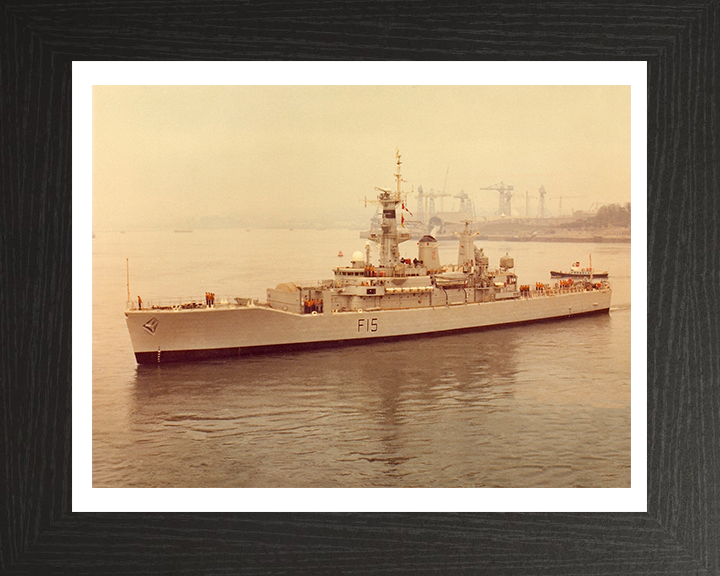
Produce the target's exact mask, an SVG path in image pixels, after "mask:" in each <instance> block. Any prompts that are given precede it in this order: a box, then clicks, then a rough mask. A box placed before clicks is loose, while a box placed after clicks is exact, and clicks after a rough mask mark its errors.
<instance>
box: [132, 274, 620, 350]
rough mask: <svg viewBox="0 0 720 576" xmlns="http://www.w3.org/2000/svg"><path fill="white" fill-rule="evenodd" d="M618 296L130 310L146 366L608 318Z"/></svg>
mask: <svg viewBox="0 0 720 576" xmlns="http://www.w3.org/2000/svg"><path fill="white" fill-rule="evenodd" d="M611 294H612V290H611V289H610V288H609V287H608V288H605V289H602V290H591V291H586V292H570V293H560V294H554V295H538V296H536V297H529V298H528V297H523V298H515V299H508V300H505V301H495V302H469V303H466V304H465V303H462V304H455V305H449V306H433V307H423V308H415V309H399V310H374V311H346V312H345V311H343V312H331V311H326V312H324V313H319V314H296V313H291V312H284V311H282V310H277V309H273V308H271V307H268V306H232V307H215V308H200V309H189V310H183V309H180V310H152V309H150V310H128V311H127V312H126V316H127V325H128V329H129V332H130V337H131V340H132V345H133V349H134V351H135V358H136V360H137V362H138V363H140V364H158V363H166V362H177V361H191V360H202V359H208V358H217V357H224V356H225V357H226V356H238V355H245V354H257V353H265V352H275V351H282V350H292V349H303V348H305V349H307V348H316V347H326V346H341V345H347V344H361V343H371V342H378V341H383V340H392V339H399V338H410V337H418V336H434V335H438V334H447V333H451V332H462V331H469V330H477V329H482V328H490V327H498V326H506V325H513V324H520V323H528V322H536V321H542V320H553V319H566V318H569V317H575V316H581V315H588V314H595V313H607V312H608V311H609V309H610V298H611Z"/></svg>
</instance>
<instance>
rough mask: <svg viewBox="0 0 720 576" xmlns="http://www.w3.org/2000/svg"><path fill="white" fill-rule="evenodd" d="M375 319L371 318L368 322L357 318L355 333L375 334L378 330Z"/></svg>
mask: <svg viewBox="0 0 720 576" xmlns="http://www.w3.org/2000/svg"><path fill="white" fill-rule="evenodd" d="M377 320H378V319H377V318H371V319H370V320H368V319H367V318H359V319H358V324H357V331H358V332H377V329H378V323H377Z"/></svg>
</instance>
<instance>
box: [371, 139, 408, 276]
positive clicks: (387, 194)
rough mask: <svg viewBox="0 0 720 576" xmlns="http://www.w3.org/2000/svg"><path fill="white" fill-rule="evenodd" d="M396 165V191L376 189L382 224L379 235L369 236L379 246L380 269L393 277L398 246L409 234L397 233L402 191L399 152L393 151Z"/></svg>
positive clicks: (397, 150)
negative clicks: (398, 209)
mask: <svg viewBox="0 0 720 576" xmlns="http://www.w3.org/2000/svg"><path fill="white" fill-rule="evenodd" d="M395 157H396V163H397V171H396V172H395V181H396V183H397V189H396V190H395V192H392V191H391V190H388V189H386V188H376V190H378V191H380V194H378V202H379V203H380V205H381V206H382V222H381V224H380V233H379V234H371V235H370V239H371V240H374V241H375V242H377V243H378V244H379V245H380V268H385V269H386V270H385V273H386V274H387V275H393V274H394V271H395V268H396V266H397V265H398V264H400V250H399V248H398V244H400V242H404V241H405V240H409V239H410V234H409V233H408V232H404V231H398V228H397V213H396V209H397V206H398V204H400V203H402V201H403V191H402V174H401V169H400V166H401V164H402V161H401V160H400V150H399V149H396V150H395ZM401 217H402V216H401Z"/></svg>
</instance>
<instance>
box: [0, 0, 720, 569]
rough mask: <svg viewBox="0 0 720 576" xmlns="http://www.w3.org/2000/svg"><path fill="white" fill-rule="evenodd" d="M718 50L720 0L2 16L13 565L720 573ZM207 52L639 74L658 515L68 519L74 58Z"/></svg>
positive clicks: (2, 271)
mask: <svg viewBox="0 0 720 576" xmlns="http://www.w3.org/2000/svg"><path fill="white" fill-rule="evenodd" d="M719 52H720V15H719V14H718V2H717V0H711V1H703V2H684V3H666V2H656V1H652V2H648V1H640V2H635V3H631V4H626V3H623V2H609V3H608V2H605V3H597V2H592V3H578V2H560V1H550V2H543V3H514V2H510V1H509V0H504V1H503V2H493V3H488V4H482V5H480V4H478V5H473V6H472V7H465V6H463V5H460V4H448V5H437V6H436V5H434V4H431V3H428V2H423V1H420V2H383V3H377V4H369V3H361V2H358V3H350V2H328V3H325V4H314V5H306V4H295V3H258V2H252V1H246V2H237V3H231V2H225V1H223V0H209V1H208V2H204V3H197V4H196V3H184V2H175V1H174V2H166V1H162V0H149V1H148V2H145V3H142V4H129V5H128V4H125V3H121V2H112V1H105V0H102V1H100V2H95V3H87V4H62V3H59V4H57V5H53V4H37V3H23V2H19V1H16V0H11V1H6V2H5V3H3V4H2V5H0V86H1V90H2V92H1V93H0V98H1V99H0V115H1V116H0V118H1V120H2V124H1V125H0V188H2V190H3V192H4V194H3V200H2V204H3V207H2V210H1V211H0V238H1V239H2V242H1V243H0V255H1V260H0V262H1V264H2V266H1V267H0V302H1V304H2V314H1V315H0V326H2V330H1V332H0V334H1V335H2V342H1V345H0V359H1V362H0V436H1V437H2V443H1V446H2V464H3V466H2V468H1V469H0V572H3V573H10V574H25V573H38V574H55V573H68V574H70V573H72V574H128V573H136V574H145V573H173V574H183V573H192V574H195V573H201V574H226V573H232V574H235V573H242V574H269V573H277V574H280V573H282V574H285V573H295V572H300V571H303V572H311V573H315V574H317V573H332V574H336V573H351V574H355V573H358V574H360V573H368V574H376V573H383V572H406V573H439V572H451V573H473V574H474V573H481V574H482V573H493V574H548V575H550V574H552V575H562V574H595V575H600V574H668V575H669V574H683V575H685V574H697V575H701V574H716V573H718V572H720V546H719V545H718V543H719V542H720V382H718V380H719V375H720V354H718V350H720V341H719V338H718V332H719V326H720V322H718V309H719V306H718V301H719V300H720V298H718V285H720V273H719V270H718V264H719V260H720V256H719V254H720V251H718V249H717V247H718V246H720V242H719V241H718V229H719V228H720V226H719V224H720V223H719V222H718V214H719V213H720V210H719V209H718V198H719V195H718V192H719V190H718V188H719V186H718V183H719V179H718V173H719V170H720V142H719V140H720V138H719V136H718V135H719V134H720V130H719V128H720V125H719V115H718V104H717V103H718V101H719V99H718V83H719V78H720V72H719V71H718V69H717V62H719V61H720V58H719V56H720V54H719ZM213 59H215V60H217V59H223V60H224V59H228V60H286V59H291V60H305V59H339V60H347V59H350V60H356V59H364V60H382V59H391V60H425V59H434V60H643V61H647V63H648V64H647V66H648V239H647V241H648V261H647V275H648V302H647V304H648V350H647V352H648V406H647V417H648V420H647V425H648V462H647V464H648V486H647V488H648V512H647V513H592V514H588V513H578V514H556V513H542V514H541V513H528V514H516V513H513V514H490V513H488V514H475V513H473V514H279V513H273V514H184V513H167V514H130V513H126V514H118V513H113V514H99V513H93V514H87V513H72V511H71V510H72V504H71V418H72V414H71V400H72V394H71V359H72V341H71V329H72V322H71V314H72V283H71V274H70V272H71V265H72V258H71V249H72V241H71V231H72V226H71V216H72V190H71V184H72V180H71V179H72V171H71V167H72V166H71V161H72V146H71V144H72V142H71V110H70V106H71V97H72V82H71V79H72V61H73V60H76V61H77V60H213ZM8 192H9V194H8Z"/></svg>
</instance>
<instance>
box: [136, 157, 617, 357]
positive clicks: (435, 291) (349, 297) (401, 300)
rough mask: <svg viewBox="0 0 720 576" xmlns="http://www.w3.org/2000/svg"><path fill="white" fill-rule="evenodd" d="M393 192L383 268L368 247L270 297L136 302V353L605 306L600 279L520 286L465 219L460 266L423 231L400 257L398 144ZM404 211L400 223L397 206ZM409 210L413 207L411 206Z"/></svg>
mask: <svg viewBox="0 0 720 576" xmlns="http://www.w3.org/2000/svg"><path fill="white" fill-rule="evenodd" d="M396 164H397V170H396V171H395V174H394V175H395V180H396V186H397V188H396V190H395V191H393V190H390V189H385V188H377V190H378V191H379V192H380V194H378V196H377V198H378V200H377V201H378V204H379V205H380V208H381V209H380V211H379V214H381V215H382V217H381V219H380V222H379V228H378V231H377V232H374V233H372V234H371V235H370V240H372V241H373V242H375V243H376V244H377V246H378V249H379V258H378V262H377V266H375V264H374V263H373V262H372V260H371V258H370V252H371V242H370V241H368V242H366V245H365V253H364V254H363V253H362V252H360V251H357V252H355V253H354V254H353V255H352V258H351V260H350V264H349V265H346V266H338V267H337V268H335V269H334V277H333V279H332V280H323V281H321V282H318V283H314V284H310V285H307V284H305V285H297V284H295V283H293V282H287V283H282V284H278V285H277V287H276V288H274V289H268V290H267V301H266V302H264V303H262V304H261V303H259V302H256V301H252V300H249V299H247V298H235V299H234V301H235V302H236V303H237V304H231V302H232V300H228V299H222V300H221V301H220V302H219V303H218V304H217V305H216V304H215V295H214V294H213V293H210V292H208V293H206V294H205V303H204V304H203V303H201V302H195V301H193V302H190V303H185V304H180V305H176V306H151V307H150V309H147V305H146V308H145V309H142V300H141V299H140V298H139V297H138V302H137V308H136V307H135V304H134V303H132V302H130V285H129V280H128V307H127V310H126V312H125V316H126V318H127V325H128V330H129V332H130V338H131V340H132V345H133V349H134V351H135V358H136V359H137V361H138V362H139V363H141V364H145V363H151V364H159V363H163V362H172V361H186V360H200V359H203V358H212V357H218V356H235V355H242V354H252V353H258V352H267V351H274V350H287V349H292V348H313V347H320V346H331V345H343V344H359V343H370V342H378V341H381V340H388V339H397V338H410V337H416V336H428V335H436V334H443V333H447V332H457V331H467V330H477V329H481V328H489V327H492V326H507V325H512V324H519V323H526V322H537V321H540V320H551V319H559V318H568V317H573V316H580V315H584V314H594V313H599V312H607V311H609V309H610V298H611V296H612V289H611V288H610V285H609V284H608V283H607V282H606V281H602V282H599V283H592V282H587V281H583V282H577V283H570V285H566V283H564V282H561V283H558V284H556V285H555V287H554V288H553V287H551V286H550V285H547V284H544V283H539V282H538V283H536V284H535V288H534V289H531V287H530V285H529V284H525V285H520V284H518V278H517V275H516V274H515V272H514V268H515V261H514V259H513V258H511V257H510V256H508V255H507V254H506V255H505V256H503V257H501V258H500V265H499V267H498V268H495V269H493V268H490V265H489V258H488V257H487V256H486V255H485V253H484V252H483V250H482V249H478V248H476V247H475V244H474V241H473V238H474V237H475V236H477V234H478V233H477V232H473V231H472V230H470V228H469V222H466V223H465V229H464V230H463V231H462V232H460V233H459V234H458V235H457V236H458V241H459V243H458V259H457V264H442V263H441V262H440V258H439V249H438V242H437V240H436V239H435V238H434V237H432V236H430V235H426V236H423V237H422V238H420V240H419V242H418V243H417V245H418V252H417V258H413V259H410V258H404V257H401V255H400V251H399V249H398V246H399V244H400V243H402V242H405V241H407V240H409V239H410V234H409V233H408V232H407V230H405V229H404V216H403V214H402V211H408V210H407V208H406V200H407V193H406V192H403V191H402V189H401V182H403V180H402V177H401V174H400V165H401V164H402V162H401V160H400V152H399V151H397V152H396ZM398 210H401V215H400V226H401V228H398V225H397V219H398V215H397V211H398ZM408 212H409V211H408Z"/></svg>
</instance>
